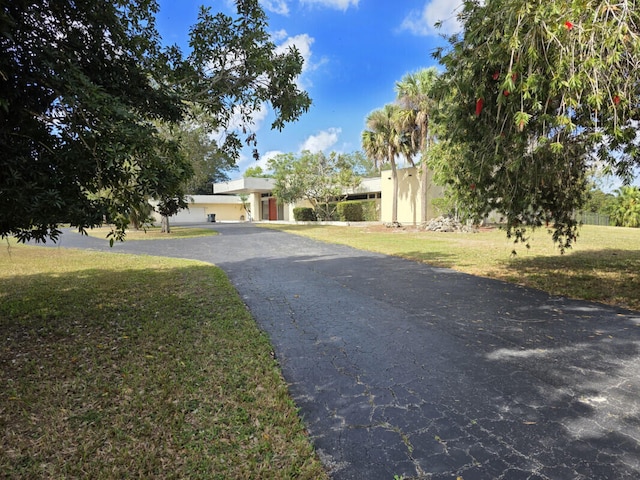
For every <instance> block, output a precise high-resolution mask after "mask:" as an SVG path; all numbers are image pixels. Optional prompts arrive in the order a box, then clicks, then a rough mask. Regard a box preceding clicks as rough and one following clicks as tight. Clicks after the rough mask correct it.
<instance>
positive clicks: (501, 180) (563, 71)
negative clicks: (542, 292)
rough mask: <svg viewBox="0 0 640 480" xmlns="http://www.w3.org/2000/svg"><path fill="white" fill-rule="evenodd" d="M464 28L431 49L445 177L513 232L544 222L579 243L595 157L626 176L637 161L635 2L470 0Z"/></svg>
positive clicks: (562, 239) (478, 212)
mask: <svg viewBox="0 0 640 480" xmlns="http://www.w3.org/2000/svg"><path fill="white" fill-rule="evenodd" d="M459 18H460V21H461V23H462V25H463V27H464V30H463V33H461V34H459V35H456V36H453V37H451V38H450V47H449V48H448V49H445V50H443V51H440V52H438V53H437V54H436V56H437V58H439V59H440V61H441V63H442V64H443V65H444V66H445V67H446V72H445V73H444V75H443V78H444V82H445V83H444V88H445V89H446V91H447V92H449V95H448V96H446V97H443V98H445V101H446V105H444V106H443V108H444V109H446V112H447V114H446V117H445V121H446V129H445V130H444V131H445V137H444V140H446V144H447V145H448V146H449V147H450V148H449V151H450V153H451V155H450V156H449V157H448V160H449V161H450V164H449V165H448V167H447V169H448V172H449V175H448V176H447V177H448V183H449V185H450V187H451V188H452V190H453V191H454V192H455V194H456V196H457V198H458V199H459V200H461V201H462V202H463V203H464V204H465V205H467V206H468V207H469V208H470V209H471V211H472V212H473V214H474V215H475V217H476V218H478V219H480V218H483V217H484V216H485V215H486V214H487V213H489V212H490V211H498V212H500V213H501V214H502V215H504V218H505V219H506V222H507V229H508V233H509V234H510V235H515V237H516V239H518V240H524V239H525V238H526V236H527V233H526V232H527V230H528V229H529V228H530V227H538V226H543V225H548V226H549V228H550V230H551V231H552V232H553V238H554V240H556V241H557V242H559V245H560V246H561V248H566V247H569V246H571V244H572V242H573V241H574V240H575V236H576V229H577V222H576V220H575V219H574V216H573V214H574V211H575V210H577V209H579V208H580V207H581V205H582V203H583V202H584V199H585V195H584V193H585V191H586V190H587V185H588V182H587V172H588V170H589V168H590V166H591V165H592V164H593V163H594V162H598V163H599V164H600V165H604V166H605V167H606V168H608V169H609V170H610V171H612V172H614V173H616V174H617V175H619V176H621V177H622V178H623V179H627V180H628V179H629V177H630V175H631V172H632V170H633V168H634V166H637V165H638V164H639V162H640V156H639V151H638V140H637V125H638V120H640V110H639V109H640V104H639V103H638V97H639V95H638V94H639V91H638V89H639V88H640V68H639V67H640V5H638V4H637V2H636V1H634V0H622V1H616V2H611V1H607V0H605V1H602V0H599V1H596V0H572V1H566V0H535V1H524V0H516V1H513V0H490V1H486V2H480V1H477V0H467V1H465V2H464V8H463V10H462V12H461V14H460V17H459Z"/></svg>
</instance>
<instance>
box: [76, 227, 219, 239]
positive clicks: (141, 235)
mask: <svg viewBox="0 0 640 480" xmlns="http://www.w3.org/2000/svg"><path fill="white" fill-rule="evenodd" d="M110 232H111V227H109V226H103V227H97V228H92V229H88V230H87V234H88V235H90V236H92V237H96V238H104V239H106V238H107V235H108V234H109V233H110ZM217 234H218V232H216V231H215V230H211V229H209V228H197V227H186V226H179V227H171V233H162V232H161V228H160V227H147V228H146V229H141V230H127V236H126V237H125V240H173V239H176V238H193V237H207V236H210V235H217Z"/></svg>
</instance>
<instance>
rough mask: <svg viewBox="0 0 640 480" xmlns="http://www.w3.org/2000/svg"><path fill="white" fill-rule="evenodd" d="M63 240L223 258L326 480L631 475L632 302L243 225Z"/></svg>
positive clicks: (634, 464) (636, 435)
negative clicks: (535, 286)
mask: <svg viewBox="0 0 640 480" xmlns="http://www.w3.org/2000/svg"><path fill="white" fill-rule="evenodd" d="M209 226H210V227H212V228H215V229H216V230H218V231H219V232H220V235H218V236H215V237H203V238H194V239H184V240H162V241H148V242H133V241H132V242H125V243H124V244H118V245H116V246H115V247H114V248H113V249H109V247H108V244H107V242H106V241H104V240H97V239H93V238H87V237H81V236H79V235H77V234H73V233H65V234H64V235H63V237H62V241H61V245H62V246H63V247H82V248H95V249H100V250H107V251H115V252H127V253H142V254H151V255H162V256H172V257H182V258H192V259H197V260H204V261H207V262H211V263H214V264H216V265H218V266H220V267H221V268H222V269H224V270H225V271H226V272H227V274H228V275H229V277H230V279H231V281H232V282H233V283H234V284H235V286H236V288H237V289H238V291H239V292H240V295H241V296H242V298H243V299H244V301H245V302H246V304H247V305H248V307H249V308H250V310H251V312H252V314H253V316H254V318H255V319H256V321H257V322H258V324H259V325H260V326H261V328H262V329H264V330H265V331H266V332H267V333H268V334H269V335H270V337H271V341H272V343H273V345H274V347H275V351H276V355H277V358H278V360H279V362H280V364H281V367H282V371H283V374H284V376H285V378H286V380H287V381H288V382H289V384H290V391H291V395H292V396H293V398H294V400H295V402H296V404H297V405H298V406H299V407H300V412H301V414H302V416H303V418H304V421H305V423H306V425H307V427H308V429H309V432H310V435H311V438H312V440H313V442H314V444H315V447H316V450H317V451H318V453H319V454H320V456H321V458H322V460H323V462H324V463H325V465H326V467H327V469H328V470H329V471H330V473H331V475H332V478H335V479H337V480H342V479H372V480H375V479H385V480H393V478H394V475H397V476H398V477H402V476H404V477H405V478H424V479H456V478H457V477H461V478H462V479H464V480H473V479H506V480H518V479H589V480H593V479H625V478H628V479H636V478H640V362H639V361H638V360H639V359H640V313H639V312H631V311H625V310H622V309H617V308H613V307H607V306H603V305H600V304H594V303H587V302H580V301H573V300H568V299H565V298H560V297H552V296H549V295H547V294H544V293H541V292H539V291H535V290H530V289H525V288H521V287H518V286H514V285H509V284H505V283H502V282H498V281H492V280H487V279H482V278H477V277H473V276H470V275H465V274H462V273H458V272H455V271H452V270H448V269H442V268H433V267H429V266H427V265H422V264H417V263H414V262H410V261H406V260H402V259H399V258H393V257H388V256H384V255H378V254H374V253H369V252H363V251H358V250H354V249H352V248H349V247H344V246H338V245H329V244H323V243H319V242H315V241H312V240H309V239H305V238H302V237H297V236H294V235H289V234H286V233H281V232H277V231H272V230H267V229H261V228H258V227H255V226H252V225H249V224H216V225H211V224H209Z"/></svg>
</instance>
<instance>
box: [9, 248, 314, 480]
mask: <svg viewBox="0 0 640 480" xmlns="http://www.w3.org/2000/svg"><path fill="white" fill-rule="evenodd" d="M0 331H2V338H1V339H0V379H1V380H0V382H1V384H2V388H1V389H0V430H1V431H2V432H3V434H2V440H1V443H0V451H1V452H2V454H1V455H0V472H2V474H1V475H0V476H2V477H3V478H114V479H115V478H132V477H137V478H203V479H228V478H246V479H249V478H273V479H275V478H305V479H315V478H326V475H325V473H324V471H323V469H322V467H321V464H320V462H319V461H318V459H317V458H316V456H315V455H314V452H313V451H312V448H311V446H310V443H309V440H308V437H307V435H306V432H305V430H304V428H303V426H302V424H301V422H300V419H299V418H298V416H297V412H296V408H295V406H294V404H293V403H292V401H291V399H290V397H289V396H288V391H287V386H286V384H285V382H284V381H283V379H282V377H281V375H280V372H279V368H278V366H277V364H276V362H275V361H274V359H273V356H272V350H271V345H270V343H269V341H268V339H267V338H266V337H265V335H263V334H262V333H261V332H260V331H259V330H258V329H257V327H256V325H255V323H254V321H253V319H252V318H251V316H250V315H249V313H248V311H247V310H246V308H245V306H244V304H243V303H242V301H241V300H240V298H239V297H238V295H237V293H236V291H235V290H234V288H233V287H232V286H231V284H230V283H229V281H228V280H227V278H226V276H225V275H224V274H223V272H222V271H221V270H219V269H218V268H216V267H214V266H211V265H208V264H204V263H199V262H194V261H186V260H176V259H165V258H155V257H142V256H132V255H119V254H112V253H110V254H103V253H92V252H82V251H73V250H63V249H51V248H46V247H30V246H22V245H19V246H15V245H14V246H12V247H11V248H3V249H2V250H1V251H0Z"/></svg>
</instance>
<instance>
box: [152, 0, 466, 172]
mask: <svg viewBox="0 0 640 480" xmlns="http://www.w3.org/2000/svg"><path fill="white" fill-rule="evenodd" d="M260 3H261V4H262V7H263V8H264V10H265V12H266V13H267V15H268V17H269V32H270V33H271V35H272V38H273V41H274V43H276V45H278V46H283V47H285V46H287V45H290V44H294V45H296V46H297V48H298V49H299V50H300V52H301V54H302V55H303V57H304V59H305V67H304V71H303V74H302V76H301V78H300V80H299V81H300V85H301V86H302V87H303V88H304V89H305V90H306V91H307V92H308V93H309V94H310V96H311V98H312V100H313V105H312V107H311V109H310V110H309V112H308V113H307V114H305V115H303V116H302V117H301V118H300V120H298V121H297V122H295V123H292V124H288V125H287V126H286V127H285V129H284V130H283V131H282V132H278V131H271V130H270V124H271V120H272V119H273V116H272V114H271V113H270V112H269V111H264V112H262V114H261V115H260V117H261V118H260V120H259V122H258V123H257V124H256V128H255V131H256V132H257V135H258V142H259V143H258V149H259V152H260V155H261V157H262V158H261V161H260V164H262V163H264V162H265V161H266V160H268V158H270V157H271V156H273V155H274V154H276V153H280V152H294V153H297V152H300V151H301V150H303V149H307V150H311V151H324V152H330V151H337V152H345V153H347V152H353V151H356V150H360V135H361V133H362V130H363V129H364V121H365V118H366V116H367V115H368V114H369V112H371V111H372V110H375V109H377V108H380V107H382V106H384V105H385V104H386V103H389V102H391V101H393V100H394V98H395V91H394V87H395V83H396V82H397V81H398V80H400V79H401V78H402V77H403V76H404V75H405V74H406V73H409V72H415V71H417V70H420V69H422V68H425V67H429V66H432V65H436V62H435V61H434V60H433V59H432V57H431V52H432V51H433V50H434V48H436V47H438V46H442V45H444V43H445V42H444V40H443V39H442V38H441V34H442V33H451V32H453V31H455V30H457V29H458V28H459V27H458V25H457V23H456V20H455V10H456V9H457V8H459V6H460V4H461V3H462V2H461V1H459V0H397V1H389V0H261V2H260ZM159 4H160V13H159V14H158V17H157V21H158V30H159V31H160V34H161V35H162V38H163V41H164V43H165V44H178V45H179V46H180V47H181V48H182V49H183V51H187V49H188V45H187V41H188V31H189V27H190V26H191V25H192V24H194V23H195V21H196V19H197V14H198V8H199V6H200V5H205V6H210V7H211V8H212V11H213V12H225V13H228V14H230V13H233V12H234V11H235V10H234V8H233V3H232V2H231V1H230V0H159ZM441 20H442V21H445V23H444V25H443V28H442V29H441V30H440V31H436V30H435V29H434V28H433V24H434V23H435V22H437V21H441ZM254 165H256V162H255V161H254V160H253V159H252V158H251V156H250V152H249V151H247V152H245V153H244V154H243V156H242V157H241V158H240V159H239V160H238V167H239V171H237V172H232V173H231V177H232V178H237V177H240V176H242V173H243V172H244V170H245V169H246V168H247V167H248V166H254Z"/></svg>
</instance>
